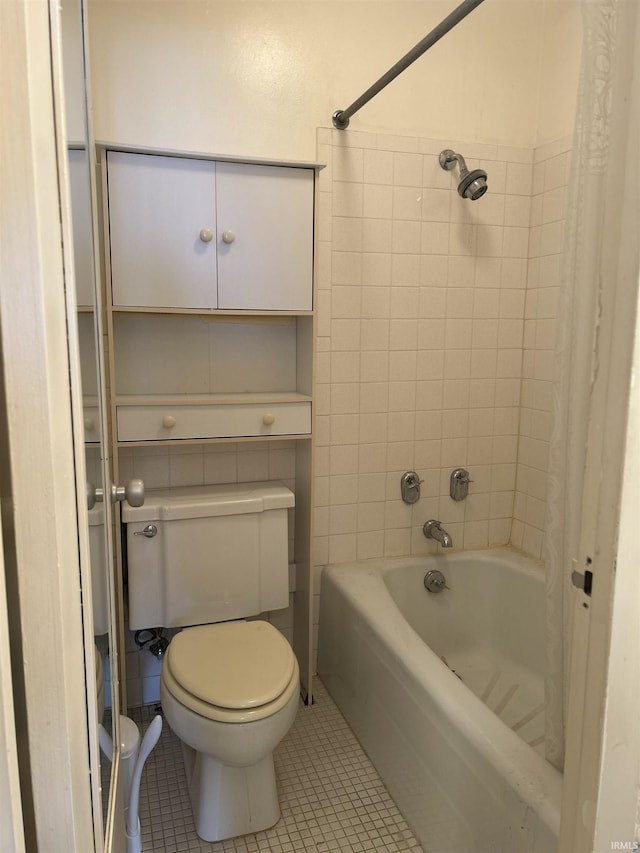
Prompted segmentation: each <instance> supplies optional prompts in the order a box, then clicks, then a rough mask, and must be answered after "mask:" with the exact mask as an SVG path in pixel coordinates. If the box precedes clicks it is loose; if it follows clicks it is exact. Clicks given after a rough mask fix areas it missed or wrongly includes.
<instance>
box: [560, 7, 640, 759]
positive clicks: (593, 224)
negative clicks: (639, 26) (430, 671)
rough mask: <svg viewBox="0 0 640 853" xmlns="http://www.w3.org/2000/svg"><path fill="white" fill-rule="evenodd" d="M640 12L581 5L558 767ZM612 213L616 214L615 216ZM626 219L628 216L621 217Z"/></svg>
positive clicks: (564, 333) (567, 284)
mask: <svg viewBox="0 0 640 853" xmlns="http://www.w3.org/2000/svg"><path fill="white" fill-rule="evenodd" d="M637 6H638V2H637V0H583V2H582V13H583V55H582V64H581V73H580V83H579V91H578V101H577V115H576V127H575V135H574V145H573V155H572V166H571V174H570V180H569V191H568V199H567V218H566V228H567V230H566V234H565V248H564V259H563V275H562V283H561V293H560V305H559V316H558V323H557V339H556V377H555V381H554V386H553V428H552V436H551V447H550V458H549V476H548V489H547V520H546V536H545V543H544V552H543V556H544V559H545V564H546V577H547V587H546V654H547V678H546V683H545V692H546V697H545V702H546V733H545V734H546V756H547V759H548V760H549V761H550V762H551V763H552V764H554V765H555V766H556V767H558V768H559V769H562V768H563V763H564V729H565V721H566V717H565V713H566V708H567V691H568V687H569V666H568V663H569V660H570V656H571V634H572V612H573V607H574V601H575V592H574V591H573V588H572V586H571V572H572V570H573V569H574V568H576V564H575V562H574V561H576V560H577V557H578V553H579V539H580V523H581V512H582V496H583V485H584V473H585V460H586V443H587V434H588V415H589V404H590V396H591V392H592V389H593V387H594V382H595V379H596V377H597V375H598V370H599V367H600V366H601V365H600V358H601V350H600V345H601V340H600V332H601V329H600V318H601V310H602V303H603V298H604V294H605V288H611V287H615V286H616V278H617V276H618V275H619V268H621V267H623V266H624V263H625V262H628V260H629V258H628V257H627V259H626V261H625V259H624V258H621V256H620V255H618V254H617V253H618V252H626V254H627V256H628V255H629V254H630V253H631V254H633V253H634V252H635V253H637V247H638V243H640V217H639V218H638V222H637V228H636V231H635V234H636V239H635V241H633V244H632V245H629V244H628V243H625V242H624V241H622V243H620V244H619V245H618V240H619V232H620V224H621V221H622V220H621V218H620V217H621V216H622V213H621V209H622V198H623V193H624V189H625V182H628V180H629V178H630V176H633V179H634V180H636V179H635V175H637V169H638V166H637V160H638V153H639V152H638V150H637V148H636V146H634V145H632V144H629V141H630V138H633V133H631V131H633V132H635V130H634V129H635V127H636V125H637V112H638V110H639V109H640V107H639V106H638V104H637V103H635V100H637V98H636V99H635V100H634V98H633V97H632V94H634V93H632V88H633V86H634V85H635V86H637V79H636V81H635V83H634V81H633V73H632V72H633V68H634V63H635V64H636V65H637V64H638V63H640V49H639V47H638V45H637V44H636V43H635V42H636V41H637V34H636V16H637V14H638V9H637ZM616 200H617V201H618V203H617V205H616ZM616 207H617V209H618V210H617V216H616V215H615V214H614V215H613V216H612V210H613V211H615V210H616ZM631 212H632V213H633V209H632V211H631ZM628 213H629V211H628V210H626V212H625V215H628ZM636 213H637V206H636ZM616 220H617V221H616ZM612 246H615V248H614V250H613V251H612ZM613 256H616V258H617V263H616V264H613V263H612V257H613ZM632 261H633V262H635V260H634V259H632Z"/></svg>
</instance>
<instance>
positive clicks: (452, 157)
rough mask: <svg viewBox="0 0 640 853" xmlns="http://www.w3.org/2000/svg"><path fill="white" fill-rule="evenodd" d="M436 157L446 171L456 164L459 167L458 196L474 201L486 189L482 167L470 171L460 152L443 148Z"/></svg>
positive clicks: (485, 174)
mask: <svg viewBox="0 0 640 853" xmlns="http://www.w3.org/2000/svg"><path fill="white" fill-rule="evenodd" d="M438 159H439V161H440V165H441V166H442V168H443V169H446V171H447V172H450V171H451V170H452V169H454V168H455V166H456V164H457V165H458V167H459V168H460V183H459V184H458V195H459V196H460V198H468V199H471V201H476V200H477V199H479V198H480V197H481V196H483V195H484V194H485V193H486V191H487V190H488V186H487V173H486V172H485V171H484V169H474V170H473V172H470V171H469V170H468V169H467V164H466V163H465V160H464V157H463V156H462V154H456V152H455V151H452V150H451V149H450V148H445V150H444V151H441V152H440V157H439V158H438Z"/></svg>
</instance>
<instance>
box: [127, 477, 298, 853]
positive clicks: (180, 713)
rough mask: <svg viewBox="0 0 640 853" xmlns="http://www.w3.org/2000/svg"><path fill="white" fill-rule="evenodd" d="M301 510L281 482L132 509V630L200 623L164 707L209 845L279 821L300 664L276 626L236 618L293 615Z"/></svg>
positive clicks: (166, 679) (151, 495)
mask: <svg viewBox="0 0 640 853" xmlns="http://www.w3.org/2000/svg"><path fill="white" fill-rule="evenodd" d="M293 504H294V495H293V493H292V492H291V491H290V490H289V489H287V488H286V487H285V486H283V485H280V484H277V483H242V484H238V485H228V486H200V487H193V488H188V489H186V488H181V489H166V490H161V491H149V492H147V495H146V497H145V504H144V506H142V507H129V506H126V505H125V506H123V520H124V521H125V522H126V523H127V552H128V558H127V562H128V573H129V574H128V577H129V581H128V582H129V627H130V629H131V630H139V629H142V628H151V627H159V626H162V627H165V628H175V627H183V626H196V627H186V629H185V630H184V631H181V632H180V633H179V634H177V635H176V636H175V637H174V638H173V640H172V641H171V643H170V644H169V648H168V650H167V652H166V654H165V659H164V664H163V668H162V679H161V700H162V707H163V710H164V713H165V716H166V719H167V722H168V723H169V725H170V726H171V728H172V729H173V731H174V732H175V733H176V735H177V736H178V737H179V738H180V740H181V742H182V751H183V757H184V762H185V769H186V774H187V782H188V786H189V793H190V797H191V803H192V806H193V812H194V817H195V821H196V829H197V832H198V835H199V836H200V837H201V838H203V839H204V840H205V841H220V840H222V839H225V838H232V837H234V836H237V835H244V834H247V833H250V832H258V831H260V830H263V829H266V828H268V827H270V826H273V824H275V823H276V822H277V820H278V818H279V816H280V809H279V805H278V795H277V790H276V780H275V773H274V768H273V750H274V748H275V747H276V746H277V745H278V743H279V742H280V740H282V738H283V737H284V736H285V734H286V733H287V731H288V730H289V728H290V727H291V724H292V723H293V720H294V718H295V715H296V711H297V707H298V695H299V670H298V663H297V660H296V658H295V655H294V654H293V651H292V649H291V646H290V645H289V643H288V642H287V640H286V639H285V638H284V637H283V635H282V634H281V633H280V632H279V631H278V630H276V629H275V628H274V627H273V626H272V625H271V624H269V623H268V622H263V621H260V620H253V621H231V620H244V619H245V618H246V617H248V616H254V615H257V614H258V613H261V612H263V611H268V610H278V609H282V608H285V607H287V605H288V603H289V581H288V544H287V508H288V507H291V506H293ZM212 623H217V624H212Z"/></svg>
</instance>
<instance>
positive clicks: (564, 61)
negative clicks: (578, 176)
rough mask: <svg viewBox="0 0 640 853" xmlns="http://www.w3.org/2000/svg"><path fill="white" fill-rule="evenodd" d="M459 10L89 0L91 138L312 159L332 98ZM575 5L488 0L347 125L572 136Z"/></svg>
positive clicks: (367, 80) (518, 141)
mask: <svg viewBox="0 0 640 853" xmlns="http://www.w3.org/2000/svg"><path fill="white" fill-rule="evenodd" d="M453 7H454V4H453V3H452V2H451V0H423V2H420V3H416V2H406V0H405V2H391V0H385V2H373V0H366V2H365V0H344V2H333V0H306V2H305V0H297V2H286V0H273V2H265V0H260V2H256V0H248V2H242V3H240V2H236V3H227V2H221V0H180V2H176V0H137V1H136V0H133V1H132V2H121V0H89V21H90V36H91V71H92V90H93V106H94V119H95V133H96V137H97V138H98V139H101V140H108V141H111V142H121V143H135V144H138V145H150V146H160V147H168V148H177V149H187V150H200V151H207V152H211V153H221V154H222V153H227V154H238V155H246V156H249V155H254V156H262V157H275V158H291V159H314V158H315V128H316V127H318V126H329V125H330V120H331V114H332V113H333V111H334V110H336V109H338V108H344V107H346V106H348V104H349V103H350V102H351V101H353V100H355V98H356V97H358V96H359V95H360V94H361V92H362V91H364V90H365V89H366V88H368V87H369V86H370V85H371V84H372V83H373V82H374V80H376V79H378V77H379V76H380V75H381V74H383V73H384V72H385V71H386V70H387V68H389V67H390V66H391V65H393V64H394V63H395V62H396V61H397V60H398V59H400V57H401V56H403V55H404V54H405V53H406V52H407V51H408V50H409V49H411V48H412V47H413V46H414V45H415V44H416V43H417V42H418V41H419V40H420V39H421V38H422V37H423V36H424V35H425V34H426V33H427V32H429V31H430V30H431V29H432V28H433V27H434V26H435V25H436V24H438V23H439V22H440V21H441V19H442V18H444V17H445V16H446V15H447V14H448V13H449V12H450V11H451V9H452V8H453ZM576 8H577V0H515V2H514V0H490V2H487V3H485V4H483V5H482V6H480V7H479V8H477V9H476V10H474V12H473V13H471V15H470V16H469V17H468V18H467V19H466V20H465V21H463V22H462V23H461V24H460V25H459V26H458V27H457V28H456V29H455V30H454V31H452V32H451V33H449V34H448V35H447V36H446V37H445V38H444V39H442V40H441V41H440V42H439V43H438V44H437V45H435V46H434V47H433V48H432V49H431V50H430V51H429V52H428V53H427V54H425V55H424V56H423V57H421V58H420V59H419V60H418V61H417V62H416V63H415V64H414V65H412V66H411V68H409V69H408V70H407V71H406V72H405V73H404V74H403V75H402V76H401V77H399V78H398V79H397V80H395V81H394V82H393V83H392V84H391V85H390V86H389V87H388V88H387V89H386V90H385V91H384V92H382V93H381V94H380V95H379V96H378V97H377V98H375V99H374V100H373V101H371V102H370V103H369V104H368V105H367V106H366V107H365V108H363V110H362V111H361V112H360V113H359V114H358V115H357V116H356V117H354V118H353V120H352V124H351V128H352V129H353V130H368V131H375V132H385V133H398V134H400V135H402V134H412V135H416V136H425V137H435V138H447V139H473V140H475V141H476V142H486V143H491V144H505V145H513V146H525V147H527V146H528V147H532V146H533V145H535V144H538V142H540V141H545V140H547V139H555V138H557V137H558V136H561V135H564V134H566V133H568V132H569V131H570V129H571V123H572V116H573V103H574V99H575V98H574V95H575V67H576V63H575V57H576V51H575V47H576V35H575V31H576V28H575V26H574V24H575V20H574V19H575V9H576ZM550 92H553V98H552V99H551V98H549V97H548V93H550ZM539 113H540V115H539ZM540 116H542V117H543V121H542V124H541V123H540Z"/></svg>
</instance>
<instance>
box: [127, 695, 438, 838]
mask: <svg viewBox="0 0 640 853" xmlns="http://www.w3.org/2000/svg"><path fill="white" fill-rule="evenodd" d="M315 685H316V687H315V692H316V697H315V698H316V701H315V703H314V705H313V706H312V707H306V706H304V705H302V704H301V705H300V708H299V710H298V715H297V718H296V721H295V723H294V724H293V726H292V728H291V731H290V732H289V734H288V735H287V737H286V738H285V739H284V740H283V742H282V743H281V744H280V746H279V747H278V749H277V750H276V752H275V766H276V775H277V779H278V790H279V792H280V806H281V812H282V813H281V817H280V820H279V822H278V823H277V824H276V826H274V827H273V828H272V829H269V830H266V831H265V832H259V833H256V834H255V835H245V836H243V837H241V838H235V839H231V840H229V841H222V842H217V843H213V844H212V843H208V842H206V841H202V840H201V839H200V838H198V836H197V835H196V832H195V829H194V826H193V817H192V813H191V804H190V803H189V797H188V794H187V791H186V787H185V777H184V770H183V766H182V754H181V751H180V744H179V742H178V740H177V738H176V737H175V735H174V734H173V733H172V732H171V730H170V729H169V726H168V725H167V724H166V722H165V724H164V726H163V731H162V736H161V738H160V742H159V743H158V746H157V747H156V749H155V750H154V751H153V753H152V754H151V756H150V758H149V760H148V762H147V767H146V769H145V772H144V775H143V781H142V787H141V792H140V821H141V824H142V840H143V851H144V853H183V851H200V853H205V851H206V853H223V851H224V853H227V851H238V853H249V852H250V851H271V853H294V851H301V850H305V851H317V853H321V851H331V852H332V853H333V851H354V853H368V851H378V853H387V851H388V853H393V852H394V851H406V850H411V851H413V853H422V848H421V847H420V845H419V844H418V842H417V840H416V839H415V837H414V836H413V834H412V833H411V831H410V830H409V828H408V826H407V824H406V822H405V821H404V819H403V818H402V816H401V815H400V813H399V812H398V810H397V808H396V806H395V804H394V802H393V800H392V799H391V797H390V796H389V793H388V792H387V790H386V788H385V787H384V785H383V783H382V782H381V780H380V778H379V777H378V775H377V773H376V771H375V769H374V767H373V765H372V764H371V762H370V761H369V759H368V758H367V756H366V755H365V753H364V752H363V750H362V749H361V747H360V745H359V744H358V741H357V740H356V738H355V735H354V734H353V733H352V732H351V729H350V728H349V726H348V725H347V723H346V722H345V720H344V719H343V717H342V715H341V714H340V712H339V711H338V709H337V707H336V705H335V704H334V702H333V701H332V699H331V698H330V696H329V695H328V693H327V691H326V690H325V688H324V686H323V685H322V683H321V682H320V681H318V680H317V681H316V682H315ZM153 715H154V708H153V707H145V708H137V709H134V710H133V711H132V712H131V716H132V717H133V719H134V720H135V721H136V722H137V723H138V724H139V726H140V728H141V730H142V731H143V732H144V730H145V729H146V727H147V725H148V724H149V723H150V721H151V719H152V717H153Z"/></svg>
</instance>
